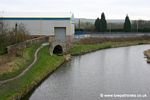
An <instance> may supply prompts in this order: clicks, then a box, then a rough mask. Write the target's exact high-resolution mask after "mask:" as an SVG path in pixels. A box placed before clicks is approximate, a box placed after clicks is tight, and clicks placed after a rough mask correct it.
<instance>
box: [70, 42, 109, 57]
mask: <svg viewBox="0 0 150 100" xmlns="http://www.w3.org/2000/svg"><path fill="white" fill-rule="evenodd" d="M106 48H111V45H110V43H103V44H90V45H87V44H86V45H84V44H75V45H74V46H73V47H72V48H71V49H70V52H71V54H72V55H80V54H84V53H88V52H92V51H95V50H100V49H106Z"/></svg>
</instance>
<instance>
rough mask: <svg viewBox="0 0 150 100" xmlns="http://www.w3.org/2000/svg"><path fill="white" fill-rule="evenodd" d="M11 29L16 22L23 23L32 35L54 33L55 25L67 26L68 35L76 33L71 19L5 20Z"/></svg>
mask: <svg viewBox="0 0 150 100" xmlns="http://www.w3.org/2000/svg"><path fill="white" fill-rule="evenodd" d="M3 22H4V23H5V24H6V26H7V27H8V28H9V29H12V28H15V24H16V23H17V24H18V25H19V24H23V25H24V26H25V28H26V30H27V31H28V32H29V34H31V35H54V27H66V35H73V34H74V24H73V23H71V21H70V20H63V19H62V20H60V19H59V20H4V21H3Z"/></svg>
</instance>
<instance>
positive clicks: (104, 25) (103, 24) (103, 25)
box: [99, 13, 107, 32]
mask: <svg viewBox="0 0 150 100" xmlns="http://www.w3.org/2000/svg"><path fill="white" fill-rule="evenodd" d="M99 23H100V31H101V32H106V31H107V21H106V19H105V14H104V13H102V14H101V19H100V21H99Z"/></svg>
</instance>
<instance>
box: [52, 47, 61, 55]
mask: <svg viewBox="0 0 150 100" xmlns="http://www.w3.org/2000/svg"><path fill="white" fill-rule="evenodd" d="M62 53H63V47H62V46H61V45H56V46H55V47H54V49H53V54H62Z"/></svg>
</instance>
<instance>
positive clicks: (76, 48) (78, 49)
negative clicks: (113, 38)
mask: <svg viewBox="0 0 150 100" xmlns="http://www.w3.org/2000/svg"><path fill="white" fill-rule="evenodd" d="M148 43H150V40H142V41H141V40H140V41H139V40H136V41H126V42H104V43H101V44H74V45H73V47H72V48H71V49H70V53H71V54H72V55H80V54H85V53H88V52H92V51H96V50H101V49H107V48H116V47H123V46H130V45H142V44H148Z"/></svg>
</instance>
